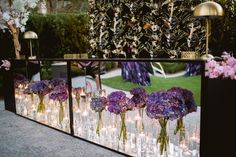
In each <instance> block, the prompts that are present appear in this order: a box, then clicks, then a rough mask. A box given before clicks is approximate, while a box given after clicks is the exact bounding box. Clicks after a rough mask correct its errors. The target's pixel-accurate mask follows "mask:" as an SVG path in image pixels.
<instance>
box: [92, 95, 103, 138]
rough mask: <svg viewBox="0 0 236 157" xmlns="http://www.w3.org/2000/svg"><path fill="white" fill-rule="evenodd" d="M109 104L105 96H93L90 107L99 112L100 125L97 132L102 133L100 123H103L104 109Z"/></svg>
mask: <svg viewBox="0 0 236 157" xmlns="http://www.w3.org/2000/svg"><path fill="white" fill-rule="evenodd" d="M106 104H107V99H106V98H105V97H99V98H96V97H94V98H92V99H91V103H90V107H91V109H92V110H94V111H95V112H98V117H99V118H98V125H97V130H96V133H97V134H98V135H100V132H99V131H100V125H101V124H102V111H103V110H104V109H105V107H106Z"/></svg>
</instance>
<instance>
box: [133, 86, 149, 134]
mask: <svg viewBox="0 0 236 157" xmlns="http://www.w3.org/2000/svg"><path fill="white" fill-rule="evenodd" d="M130 93H131V94H132V95H133V96H132V98H131V101H133V102H134V104H135V107H136V108H138V110H139V116H140V117H141V132H143V131H144V124H143V109H144V107H145V105H146V104H145V102H146V98H147V95H148V94H147V92H146V90H145V89H144V88H142V87H137V88H133V89H132V90H130Z"/></svg>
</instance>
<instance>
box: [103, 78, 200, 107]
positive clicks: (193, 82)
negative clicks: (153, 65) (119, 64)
mask: <svg viewBox="0 0 236 157" xmlns="http://www.w3.org/2000/svg"><path fill="white" fill-rule="evenodd" d="M102 84H104V85H107V86H109V87H112V88H115V89H121V90H125V91H129V90H131V89H132V88H134V87H138V86H140V85H138V84H134V83H130V82H125V81H124V80H123V79H122V77H121V76H116V77H112V78H108V79H102ZM174 86H179V87H183V88H186V89H189V90H191V91H192V92H193V94H194V98H195V100H196V103H197V104H198V105H200V94H201V77H200V76H194V77H184V76H182V77H174V78H167V79H165V78H160V77H155V76H151V86H144V88H145V89H146V90H147V91H148V93H151V92H155V91H157V90H161V89H169V88H171V87H174Z"/></svg>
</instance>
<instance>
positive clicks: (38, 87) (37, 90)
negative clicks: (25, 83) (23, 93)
mask: <svg viewBox="0 0 236 157" xmlns="http://www.w3.org/2000/svg"><path fill="white" fill-rule="evenodd" d="M30 87H31V91H32V92H33V93H34V94H37V95H38V97H39V105H38V110H37V111H38V112H44V111H45V104H44V103H43V99H44V96H45V95H46V94H48V93H49V92H50V91H51V89H50V88H49V81H47V80H42V81H37V82H33V83H32V84H31V86H30Z"/></svg>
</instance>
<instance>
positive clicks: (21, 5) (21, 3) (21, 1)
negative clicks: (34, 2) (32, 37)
mask: <svg viewBox="0 0 236 157" xmlns="http://www.w3.org/2000/svg"><path fill="white" fill-rule="evenodd" d="M25 3H26V1H25V0H14V1H13V2H12V8H13V9H14V10H15V11H17V12H19V13H20V12H24V11H25Z"/></svg>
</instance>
